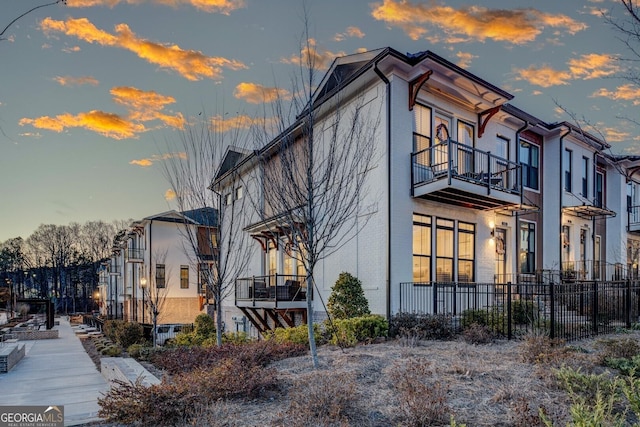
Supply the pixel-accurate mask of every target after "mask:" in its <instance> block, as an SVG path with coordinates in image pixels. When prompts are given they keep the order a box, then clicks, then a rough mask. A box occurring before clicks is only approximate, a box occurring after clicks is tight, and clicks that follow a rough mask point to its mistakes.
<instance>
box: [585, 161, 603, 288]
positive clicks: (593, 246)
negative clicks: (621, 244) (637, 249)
mask: <svg viewBox="0 0 640 427" xmlns="http://www.w3.org/2000/svg"><path fill="white" fill-rule="evenodd" d="M597 161H598V153H597V152H594V153H593V172H592V175H591V185H592V189H593V205H594V206H595V204H596V175H597V173H598V168H597V166H596V163H597ZM602 185H603V186H604V180H603V182H602ZM588 192H589V189H588V188H587V193H588ZM585 197H587V200H588V199H589V197H588V196H587V195H585ZM602 204H603V205H604V200H603V201H602ZM598 207H600V208H602V207H603V206H598ZM605 226H606V223H605ZM595 262H596V217H595V216H593V217H592V218H591V278H592V279H594V277H593V273H594V266H595Z"/></svg>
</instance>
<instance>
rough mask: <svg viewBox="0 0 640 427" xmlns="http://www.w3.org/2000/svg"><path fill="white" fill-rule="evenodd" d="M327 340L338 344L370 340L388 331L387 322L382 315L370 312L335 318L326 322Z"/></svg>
mask: <svg viewBox="0 0 640 427" xmlns="http://www.w3.org/2000/svg"><path fill="white" fill-rule="evenodd" d="M326 327H327V333H328V334H330V339H329V342H330V343H331V344H334V345H340V346H348V347H350V346H354V345H356V344H357V343H359V342H371V341H373V340H374V339H376V338H378V337H386V336H387V335H388V333H389V322H387V319H385V318H384V317H383V316H380V315H378V314H370V315H368V316H360V317H353V318H351V319H336V320H334V321H333V322H332V323H329V322H327V323H326Z"/></svg>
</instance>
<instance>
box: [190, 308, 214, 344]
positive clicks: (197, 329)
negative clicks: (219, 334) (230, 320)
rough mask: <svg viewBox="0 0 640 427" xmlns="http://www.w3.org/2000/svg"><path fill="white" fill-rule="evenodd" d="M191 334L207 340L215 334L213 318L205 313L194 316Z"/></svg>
mask: <svg viewBox="0 0 640 427" xmlns="http://www.w3.org/2000/svg"><path fill="white" fill-rule="evenodd" d="M193 323H194V329H193V332H194V333H195V334H196V335H198V336H201V337H204V338H205V339H206V338H209V337H210V336H213V335H215V334H216V324H215V322H214V321H213V318H212V317H211V316H209V315H208V314H205V313H200V314H198V315H197V316H196V320H195V321H194V322H193Z"/></svg>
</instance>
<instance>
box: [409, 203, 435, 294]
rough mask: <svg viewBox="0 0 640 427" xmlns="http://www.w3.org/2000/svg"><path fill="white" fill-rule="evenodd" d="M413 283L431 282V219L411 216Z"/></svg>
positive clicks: (415, 215) (423, 216)
mask: <svg viewBox="0 0 640 427" xmlns="http://www.w3.org/2000/svg"><path fill="white" fill-rule="evenodd" d="M413 281H414V282H422V283H425V282H430V281H431V217H429V216H425V215H418V214H413Z"/></svg>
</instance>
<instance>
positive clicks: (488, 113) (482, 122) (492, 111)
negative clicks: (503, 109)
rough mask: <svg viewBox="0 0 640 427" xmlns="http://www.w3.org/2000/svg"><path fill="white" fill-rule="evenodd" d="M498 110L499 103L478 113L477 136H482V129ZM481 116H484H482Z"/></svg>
mask: <svg viewBox="0 0 640 427" xmlns="http://www.w3.org/2000/svg"><path fill="white" fill-rule="evenodd" d="M498 111H500V106H499V105H498V106H497V107H493V108H489V109H488V110H486V111H483V112H481V113H478V138H481V137H482V135H483V134H484V129H485V128H486V127H487V124H488V123H489V120H491V117H493V116H494V115H496V114H497V113H498ZM483 116H486V117H484V118H483Z"/></svg>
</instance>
